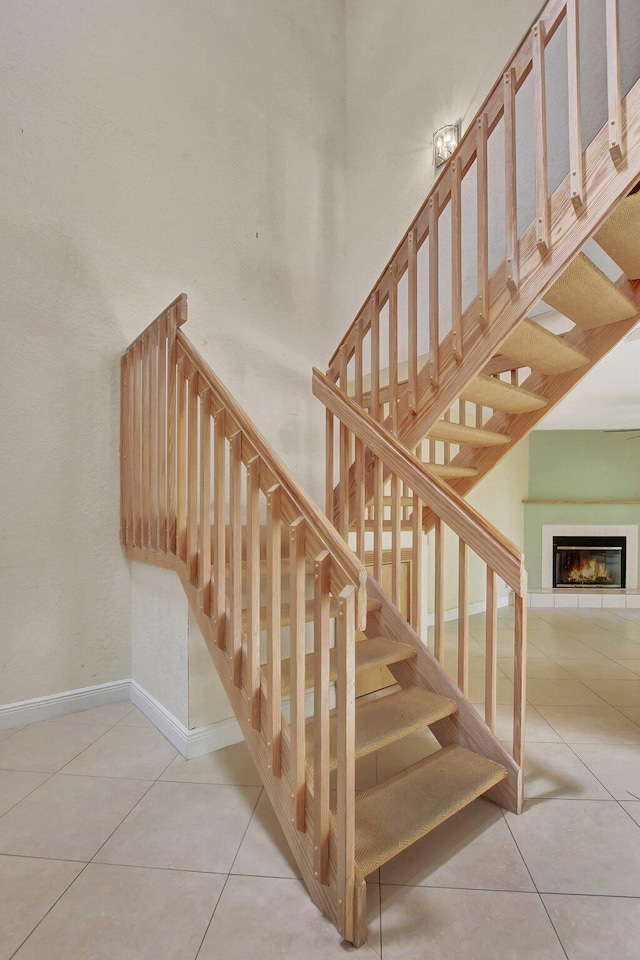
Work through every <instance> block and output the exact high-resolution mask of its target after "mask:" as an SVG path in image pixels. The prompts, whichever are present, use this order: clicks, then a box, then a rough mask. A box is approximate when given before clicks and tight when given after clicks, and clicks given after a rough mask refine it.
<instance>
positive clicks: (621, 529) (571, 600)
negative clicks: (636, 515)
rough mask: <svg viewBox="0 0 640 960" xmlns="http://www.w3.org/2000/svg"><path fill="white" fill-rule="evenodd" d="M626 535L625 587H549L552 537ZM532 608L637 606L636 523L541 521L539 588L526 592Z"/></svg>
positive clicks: (638, 599) (638, 601) (551, 570)
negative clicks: (620, 588) (549, 522)
mask: <svg viewBox="0 0 640 960" xmlns="http://www.w3.org/2000/svg"><path fill="white" fill-rule="evenodd" d="M571 536H573V537H588V536H594V537H626V538H627V585H626V589H625V590H610V589H602V588H600V589H598V588H597V587H594V588H593V589H590V588H585V587H577V588H576V589H575V590H570V589H567V588H562V589H559V590H558V589H555V590H554V589H553V538H554V537H571ZM529 606H532V607H604V608H605V609H607V608H637V609H640V591H639V590H638V526H637V525H633V524H629V525H625V524H611V525H608V524H543V525H542V588H541V589H534V590H531V591H530V592H529Z"/></svg>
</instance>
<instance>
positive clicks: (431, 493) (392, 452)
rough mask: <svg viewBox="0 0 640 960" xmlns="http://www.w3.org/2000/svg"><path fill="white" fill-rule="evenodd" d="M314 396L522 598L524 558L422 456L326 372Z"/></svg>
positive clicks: (316, 381)
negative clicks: (371, 414) (392, 434)
mask: <svg viewBox="0 0 640 960" xmlns="http://www.w3.org/2000/svg"><path fill="white" fill-rule="evenodd" d="M313 392H314V395H315V396H316V397H317V398H318V399H319V400H320V401H322V403H323V404H324V405H325V407H326V408H327V409H328V410H330V411H331V413H333V414H334V415H335V416H336V417H337V418H338V419H339V420H340V422H341V423H343V424H345V425H346V426H348V428H349V429H350V430H351V431H352V432H353V433H354V434H355V435H356V436H357V437H358V438H359V439H360V440H361V441H362V442H363V443H364V444H365V446H367V447H368V448H369V449H370V450H371V452H372V453H373V454H374V455H375V456H376V457H378V458H379V459H380V460H381V461H382V462H383V464H384V466H385V467H387V468H388V469H390V470H391V471H392V472H393V473H394V474H396V475H397V476H399V477H401V478H402V480H403V481H404V482H405V483H406V484H407V485H408V486H409V487H410V488H411V489H412V490H413V491H414V493H415V494H416V495H417V496H418V497H419V498H420V500H422V501H423V502H424V503H425V504H426V505H428V506H429V507H430V508H431V509H432V510H433V512H434V513H435V514H436V515H437V516H438V517H440V518H441V519H442V520H443V521H444V522H445V523H446V525H447V526H448V527H449V528H450V529H451V530H453V532H454V533H456V534H457V535H458V536H459V537H460V538H461V539H462V540H464V542H465V543H466V544H467V545H468V546H469V547H471V549H472V550H473V551H474V552H475V553H477V554H478V556H479V557H481V559H482V560H484V562H485V563H486V564H488V565H489V566H490V567H491V568H492V569H493V570H494V571H495V572H496V573H497V574H498V575H499V576H500V577H502V579H503V580H504V581H505V583H507V584H508V585H509V586H510V587H511V588H512V590H514V591H515V593H516V594H518V595H519V596H522V595H523V592H524V588H525V579H526V571H525V566H524V557H523V554H522V552H521V551H520V550H518V548H517V547H516V546H515V544H513V543H512V542H511V541H510V540H508V539H507V537H505V536H504V534H502V533H501V532H500V531H499V530H498V529H497V528H496V527H494V526H493V525H492V524H491V523H489V521H488V520H486V519H485V518H484V517H482V516H481V514H479V513H478V512H477V510H474V509H473V507H471V506H470V505H469V504H468V503H467V502H466V501H465V500H463V499H462V497H459V496H458V495H457V494H456V493H455V492H454V491H453V490H452V489H451V488H450V487H449V486H448V485H447V484H446V483H444V482H443V481H442V480H440V479H439V478H438V477H436V476H435V475H434V474H433V473H431V472H430V471H429V469H428V467H426V466H425V465H424V464H423V463H422V462H421V461H420V460H418V458H417V457H415V456H413V454H411V453H409V451H407V449H406V448H405V447H404V446H403V445H402V444H401V443H400V442H399V441H398V440H396V439H395V437H393V436H391V435H390V434H389V433H388V432H387V431H386V430H384V429H383V428H382V427H381V426H380V424H378V423H376V421H375V420H374V419H373V417H371V416H370V415H369V414H368V413H367V412H366V411H364V410H363V409H362V408H361V407H359V406H358V405H357V404H356V403H355V402H354V401H353V400H351V398H350V397H347V396H345V394H344V393H343V392H342V391H341V390H339V389H338V388H337V387H336V386H335V384H333V383H332V382H331V380H330V379H329V378H328V377H327V376H325V374H323V373H322V372H321V371H320V370H318V369H317V368H314V370H313Z"/></svg>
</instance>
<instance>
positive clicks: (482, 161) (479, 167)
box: [475, 113, 490, 329]
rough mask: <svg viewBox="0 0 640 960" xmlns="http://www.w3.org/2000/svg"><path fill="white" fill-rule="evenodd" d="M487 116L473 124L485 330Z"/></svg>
mask: <svg viewBox="0 0 640 960" xmlns="http://www.w3.org/2000/svg"><path fill="white" fill-rule="evenodd" d="M488 138H489V135H488V132H487V115H486V113H481V114H480V116H479V117H478V119H477V121H476V127H475V142H476V194H477V196H476V205H477V213H476V216H477V224H476V229H477V234H478V259H477V266H476V270H477V274H478V323H479V324H480V327H481V328H483V329H484V328H486V327H487V326H488V324H489V320H490V301H489V165H488V159H487V140H488Z"/></svg>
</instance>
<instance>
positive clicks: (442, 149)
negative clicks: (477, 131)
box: [433, 123, 460, 167]
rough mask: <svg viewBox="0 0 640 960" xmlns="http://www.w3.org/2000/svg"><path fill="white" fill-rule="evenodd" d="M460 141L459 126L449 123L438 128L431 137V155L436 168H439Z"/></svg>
mask: <svg viewBox="0 0 640 960" xmlns="http://www.w3.org/2000/svg"><path fill="white" fill-rule="evenodd" d="M459 140H460V124H459V123H450V124H448V126H446V127H440V129H439V130H436V132H435V133H434V135H433V155H434V158H435V164H436V167H441V166H442V164H443V163H446V161H447V160H448V159H449V157H450V156H451V154H452V153H453V151H454V150H455V149H456V147H457V146H458V142H459Z"/></svg>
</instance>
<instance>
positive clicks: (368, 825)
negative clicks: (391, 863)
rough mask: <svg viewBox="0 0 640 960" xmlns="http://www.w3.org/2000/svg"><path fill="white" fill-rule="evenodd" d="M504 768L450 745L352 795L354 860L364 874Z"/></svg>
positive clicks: (464, 803)
mask: <svg viewBox="0 0 640 960" xmlns="http://www.w3.org/2000/svg"><path fill="white" fill-rule="evenodd" d="M506 775H507V772H506V770H505V769H504V767H502V766H500V764H498V763H494V762H493V761H492V760H487V759H486V757H481V756H478V754H475V753H472V752H471V751H470V750H465V749H464V748H463V747H459V746H457V745H451V746H448V747H445V748H444V750H438V751H437V753H434V754H431V756H429V757H427V758H426V759H424V760H419V761H418V763H414V764H413V765H412V766H410V767H407V768H406V769H405V770H401V771H400V772H399V773H397V774H395V776H393V777H389V779H388V780H383V781H382V782H381V783H378V784H376V785H375V786H374V787H370V788H369V789H368V790H365V791H363V793H361V794H360V795H359V796H357V797H356V862H357V864H358V868H359V870H361V872H362V874H363V875H364V876H367V875H368V874H370V873H371V872H372V871H373V870H376V869H377V868H378V867H381V866H382V865H383V864H384V863H386V862H387V861H388V860H390V859H391V858H392V857H395V856H396V855H397V854H398V853H401V852H402V851H403V850H405V849H406V848H407V847H409V846H411V844H412V843H415V842H416V840H419V839H420V837H423V836H424V835H425V834H426V833H429V831H430V830H433V829H434V828H435V827H437V826H438V825H439V824H441V823H443V821H445V820H447V819H448V818H449V817H451V816H453V814H454V813H457V812H458V811H459V810H462V809H463V808H464V807H466V806H467V805H468V804H469V803H471V802H472V801H473V800H475V799H476V797H479V796H481V795H482V794H483V793H485V792H486V791H487V790H489V789H490V788H491V787H493V786H495V785H496V784H497V783H500V781H501V780H504V778H505V777H506Z"/></svg>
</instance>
